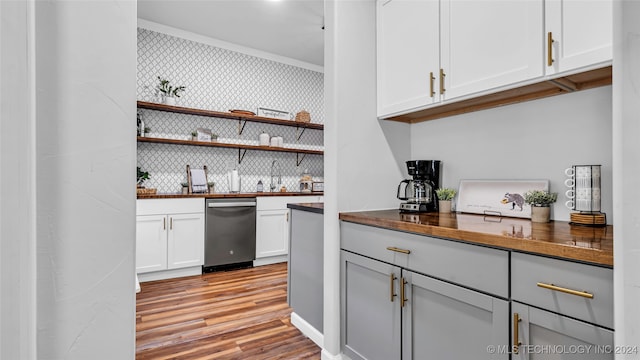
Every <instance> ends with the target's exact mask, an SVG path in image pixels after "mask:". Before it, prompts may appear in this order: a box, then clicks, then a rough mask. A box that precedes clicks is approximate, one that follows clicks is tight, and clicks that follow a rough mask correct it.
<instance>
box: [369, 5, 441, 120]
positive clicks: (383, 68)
mask: <svg viewBox="0 0 640 360" xmlns="http://www.w3.org/2000/svg"><path fill="white" fill-rule="evenodd" d="M439 8H440V1H439V0H420V1H416V0H379V1H378V2H377V59H378V79H377V80H378V84H377V89H378V115H380V116H384V115H390V114H393V113H396V112H400V111H404V110H407V109H413V108H419V107H423V106H425V105H430V104H433V103H436V102H438V101H439V100H440V95H439V92H438V86H439V85H438V73H439V70H440V9H439ZM431 74H432V76H433V77H431Z"/></svg>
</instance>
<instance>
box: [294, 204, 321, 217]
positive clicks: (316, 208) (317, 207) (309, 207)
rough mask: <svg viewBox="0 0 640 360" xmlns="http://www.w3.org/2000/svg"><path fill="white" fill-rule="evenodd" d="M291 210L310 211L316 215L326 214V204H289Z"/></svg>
mask: <svg viewBox="0 0 640 360" xmlns="http://www.w3.org/2000/svg"><path fill="white" fill-rule="evenodd" d="M287 207H288V208H289V209H295V210H302V211H308V212H312V213H316V214H324V203H321V202H316V203H294V204H287Z"/></svg>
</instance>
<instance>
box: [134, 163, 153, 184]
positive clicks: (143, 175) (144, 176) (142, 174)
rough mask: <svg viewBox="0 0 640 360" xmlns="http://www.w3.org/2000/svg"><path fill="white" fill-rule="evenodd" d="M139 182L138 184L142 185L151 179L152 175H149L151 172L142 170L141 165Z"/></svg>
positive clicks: (138, 168)
mask: <svg viewBox="0 0 640 360" xmlns="http://www.w3.org/2000/svg"><path fill="white" fill-rule="evenodd" d="M137 173H138V175H137V178H138V179H137V183H138V186H142V183H144V182H145V181H146V180H149V178H150V177H151V176H150V175H149V172H147V171H142V169H140V166H138V167H137Z"/></svg>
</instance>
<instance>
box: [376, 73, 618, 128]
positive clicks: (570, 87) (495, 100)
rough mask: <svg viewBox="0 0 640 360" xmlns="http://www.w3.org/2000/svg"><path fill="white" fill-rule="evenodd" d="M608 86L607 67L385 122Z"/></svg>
mask: <svg viewBox="0 0 640 360" xmlns="http://www.w3.org/2000/svg"><path fill="white" fill-rule="evenodd" d="M611 83H612V68H611V66H607V67H604V68H600V69H596V70H591V71H585V72H582V73H578V74H573V75H568V76H564V77H560V78H556V79H550V80H544V81H541V82H538V83H535V84H530V85H525V86H521V87H518V88H514V89H509V90H504V91H500V92H497V93H493V94H488V95H484V96H479V97H476V98H471V99H467V100H462V101H456V102H451V103H445V104H442V105H434V106H433V107H430V108H427V109H424V110H419V111H416V112H413V113H409V114H403V115H398V116H393V117H391V118H388V119H386V120H391V121H399V122H405V123H411V124H413V123H418V122H423V121H428V120H434V119H440V118H444V117H449V116H454V115H459V114H464V113H470V112H474V111H479V110H485V109H490V108H495V107H498V106H503V105H510V104H516V103H520V102H524V101H530V100H536V99H541V98H545V97H549V96H555V95H560V94H567V93H571V92H574V91H580V90H586V89H592V88H596V87H600V86H606V85H611Z"/></svg>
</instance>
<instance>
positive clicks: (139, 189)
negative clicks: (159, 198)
mask: <svg viewBox="0 0 640 360" xmlns="http://www.w3.org/2000/svg"><path fill="white" fill-rule="evenodd" d="M136 173H137V186H136V194H138V195H153V194H155V193H156V189H152V188H148V189H147V188H145V187H144V186H142V184H143V183H144V182H145V181H146V180H149V178H150V177H151V176H150V175H149V172H147V171H142V169H141V168H140V167H139V166H138V167H137V168H136Z"/></svg>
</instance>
